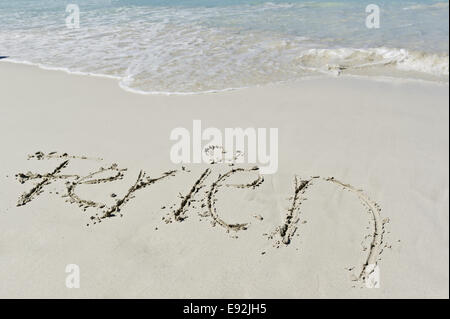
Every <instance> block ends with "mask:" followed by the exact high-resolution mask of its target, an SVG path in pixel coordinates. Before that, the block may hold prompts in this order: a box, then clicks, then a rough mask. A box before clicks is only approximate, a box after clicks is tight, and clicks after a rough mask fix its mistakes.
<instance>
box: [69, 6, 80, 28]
mask: <svg viewBox="0 0 450 319" xmlns="http://www.w3.org/2000/svg"><path fill="white" fill-rule="evenodd" d="M66 13H68V14H69V15H68V16H67V17H66V27H67V28H68V29H79V28H80V7H79V6H78V5H77V4H68V5H67V7H66Z"/></svg>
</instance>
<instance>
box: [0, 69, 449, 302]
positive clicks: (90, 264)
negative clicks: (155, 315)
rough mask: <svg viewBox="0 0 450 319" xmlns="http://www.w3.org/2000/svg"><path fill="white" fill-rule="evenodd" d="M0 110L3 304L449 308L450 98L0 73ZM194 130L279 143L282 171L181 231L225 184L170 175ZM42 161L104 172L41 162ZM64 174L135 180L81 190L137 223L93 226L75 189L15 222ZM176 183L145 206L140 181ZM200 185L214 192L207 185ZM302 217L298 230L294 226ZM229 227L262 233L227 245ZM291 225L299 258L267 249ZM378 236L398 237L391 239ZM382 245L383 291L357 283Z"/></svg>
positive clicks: (323, 87) (44, 200)
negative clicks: (380, 302)
mask: <svg viewBox="0 0 450 319" xmlns="http://www.w3.org/2000/svg"><path fill="white" fill-rule="evenodd" d="M2 62H3V61H2ZM5 62H7V61H5ZM0 96H1V97H2V103H1V106H0V114H1V117H0V135H1V136H3V137H4V143H2V144H3V146H2V147H3V150H2V151H3V152H2V154H3V156H2V165H0V242H2V243H5V244H4V245H2V251H3V252H2V254H1V256H0V261H1V263H2V265H3V267H2V271H0V281H1V282H2V283H3V284H2V286H1V287H0V296H2V297H8V298H11V297H19V298H23V297H31V298H33V297H41V298H51V297H55V296H57V297H59V298H73V297H75V298H83V297H93V298H101V297H106V298H118V297H128V298H130V297H136V298H142V297H146V298H147V297H149V298H227V297H233V298H249V297H250V298H324V297H326V298H333V297H334V298H398V297H400V298H433V297H435V298H448V295H449V286H448V266H449V254H448V244H449V243H448V234H449V231H448V207H449V195H448V192H449V181H448V163H449V157H448V150H449V149H448V142H449V140H448V131H449V127H448V115H449V110H448V100H449V95H448V84H442V85H441V84H438V85H435V83H418V82H415V81H414V82H408V83H404V82H402V83H398V82H394V83H388V82H384V81H376V80H373V79H360V78H358V79H352V78H348V77H339V78H325V79H324V78H318V79H309V80H304V81H303V80H302V81H299V82H298V83H287V84H277V85H267V86H264V87H254V88H246V89H243V90H233V91H228V92H221V93H214V94H194V95H184V96H180V95H169V96H166V95H140V94H133V93H130V92H126V91H124V90H123V89H121V88H120V87H119V86H118V85H117V82H116V81H113V80H112V79H104V78H100V77H86V76H84V75H83V76H82V75H79V76H76V75H75V74H66V73H63V72H55V71H49V70H42V69H39V68H37V67H32V66H28V65H21V64H12V63H0ZM196 119H201V120H202V122H203V123H204V125H205V127H208V126H212V127H217V128H219V129H224V128H228V127H242V128H247V127H277V128H279V130H280V133H279V134H280V135H279V167H278V171H277V173H275V174H273V175H267V176H264V178H265V180H264V181H263V182H261V184H260V185H258V187H256V188H255V189H238V190H237V189H234V188H228V187H223V188H220V189H219V193H218V195H217V197H216V199H217V203H216V202H214V201H212V200H211V201H209V203H210V204H211V203H213V202H214V203H215V205H216V206H215V207H216V208H217V212H218V213H217V214H218V216H215V215H214V211H213V213H212V214H211V215H209V216H207V215H205V216H203V215H202V214H203V213H204V211H203V210H200V209H199V207H200V206H199V207H197V206H196V205H197V204H195V203H193V204H192V205H193V206H195V207H196V208H192V207H190V208H189V209H187V210H186V211H183V214H181V215H182V216H184V215H186V216H187V219H186V220H183V221H177V220H175V219H174V216H172V211H171V209H172V208H171V207H173V209H174V210H176V209H177V208H178V207H180V205H183V204H182V203H183V200H182V199H180V198H179V196H178V195H179V194H183V196H186V198H188V197H189V196H191V197H193V198H195V199H197V200H198V201H199V203H200V200H203V201H204V202H203V203H204V204H206V205H208V198H209V197H208V195H207V194H208V193H207V191H208V190H209V189H210V188H212V187H213V186H212V185H214V181H216V180H217V178H220V176H221V175H219V174H223V172H224V170H225V171H226V169H229V168H227V167H216V166H214V167H213V168H212V169H211V172H210V173H209V175H208V174H206V175H202V172H204V171H205V169H208V168H211V167H210V166H208V165H203V164H198V165H193V164H190V165H186V169H187V170H188V171H189V172H188V171H185V170H182V169H181V165H175V164H172V163H171V161H170V157H169V153H170V147H171V146H172V142H171V141H170V139H169V135H170V132H171V130H172V129H174V128H177V127H185V128H188V129H189V128H191V126H192V123H193V120H196ZM38 151H42V152H44V153H45V154H48V153H49V152H53V151H57V152H58V153H57V154H63V153H67V154H69V155H76V156H78V157H84V156H85V157H89V158H90V157H93V158H96V160H89V161H87V160H85V159H81V158H68V157H67V156H66V157H64V156H63V157H62V158H61V157H56V158H49V159H45V158H44V159H39V160H38V159H36V158H30V159H28V158H27V155H28V154H35V153H36V152H38ZM39 157H40V155H39ZM97 157H101V158H102V159H103V160H102V161H100V159H97ZM61 159H64V160H68V161H69V163H68V166H67V168H64V169H65V170H64V172H63V173H62V174H68V175H73V176H75V175H76V176H87V175H88V174H89V173H91V172H93V171H95V170H97V169H98V168H99V167H100V166H101V167H109V165H112V164H113V163H117V165H118V168H117V169H125V168H126V169H127V171H124V172H122V173H123V175H124V176H123V180H114V181H113V182H112V183H106V184H98V185H80V186H79V188H78V189H77V194H78V195H79V196H80V198H86V199H92V200H93V201H95V202H97V201H99V202H103V201H105V202H106V203H107V204H108V205H114V202H115V200H116V198H119V199H121V198H125V197H126V196H128V197H127V202H126V203H125V205H124V207H121V213H122V214H123V217H119V216H117V217H114V218H106V219H103V220H102V221H101V223H97V224H95V225H94V224H93V223H91V219H90V217H91V216H92V215H94V216H95V213H97V210H96V209H97V208H96V207H89V208H88V209H87V210H86V212H85V211H84V210H83V208H80V207H79V206H78V205H77V203H70V202H66V200H67V199H68V198H67V197H63V195H65V194H66V191H67V185H66V184H65V182H66V181H65V180H60V181H52V183H50V184H49V185H45V187H44V188H43V193H40V194H37V195H36V196H35V197H34V198H33V199H32V200H31V201H29V202H27V203H26V205H22V206H20V207H16V205H17V203H18V199H19V198H20V195H21V194H23V193H24V192H26V191H29V190H30V189H31V187H32V185H34V180H28V181H25V182H24V184H21V183H20V182H19V181H18V179H17V178H16V177H15V174H18V173H21V172H22V173H24V174H26V172H28V171H30V172H32V173H36V172H40V173H45V172H50V171H51V170H53V169H54V168H55V167H56V165H58V164H61ZM114 169H116V168H114ZM114 169H113V170H114ZM170 170H177V175H176V176H173V177H169V178H168V179H167V180H165V179H164V180H163V181H161V182H157V183H155V184H154V185H153V184H151V185H150V184H149V185H146V186H145V187H144V188H145V189H142V190H139V191H137V190H133V188H132V186H133V184H134V183H135V182H136V179H138V180H139V176H141V175H140V172H141V171H143V172H145V173H146V174H148V176H150V177H152V178H156V177H159V176H163V175H162V174H163V173H164V172H167V171H170ZM252 174H253V173H252ZM318 175H320V176H321V178H322V179H320V180H319V179H317V181H316V180H315V179H314V178H312V177H314V176H318ZM101 176H102V177H103V178H105V177H107V176H109V175H107V176H103V175H101ZM202 176H203V177H202ZM295 176H298V177H299V178H301V179H302V180H309V179H311V178H312V180H313V183H312V185H311V188H310V189H307V190H306V192H305V194H304V195H302V196H300V197H298V201H297V199H295V198H297V197H295V196H294V195H295V194H297V189H298V191H299V192H300V191H302V190H304V189H303V188H300V186H301V184H299V185H297V187H294V186H295V181H293V178H294V177H295ZM330 177H335V178H336V180H335V182H333V183H334V184H339V185H340V186H341V187H336V185H333V183H329V181H328V182H327V181H326V179H327V178H330ZM254 178H255V176H254V175H248V176H247V175H244V176H231V177H230V183H233V184H240V183H248V182H251V181H253V180H254ZM198 180H200V182H199V185H204V186H205V187H204V188H202V189H198V187H197V188H196V187H193V185H196V184H195V183H196V181H198ZM67 181H71V180H67ZM359 189H362V190H363V191H364V192H363V193H360V192H359ZM130 190H132V191H131V192H130ZM203 192H205V193H203ZM111 194H114V195H116V196H114V197H113V196H111ZM127 194H128V195H127ZM293 194H294V195H293ZM361 194H363V195H361ZM69 195H70V193H69ZM131 195H133V196H134V195H136V198H131V197H132V196H131ZM124 196H125V197H124ZM291 196H294V200H293V201H290V200H289V198H290V197H291ZM303 196H304V197H307V200H305V201H303ZM189 198H190V197H189ZM300 198H302V199H301V200H300ZM361 198H362V200H363V202H366V204H367V205H368V207H369V210H367V209H366V208H365V207H364V206H361V203H360V202H359V200H360V199H361ZM210 204H209V205H210ZM378 205H379V207H380V208H381V209H382V210H381V212H380V214H381V216H380V217H379V216H378V215H377V214H376V211H377V209H378ZM162 207H165V208H162ZM292 207H294V208H295V210H293V211H295V214H296V215H293V216H294V220H295V219H296V218H298V219H299V221H298V222H297V223H296V224H295V225H294V226H295V227H294V226H292V224H291V223H284V221H285V216H286V213H287V212H288V211H289V208H292ZM297 209H298V210H297ZM197 210H198V211H197ZM370 211H372V212H375V214H374V215H373V217H371V216H372V215H371V214H366V212H370ZM177 216H178V215H177ZM255 216H257V217H255ZM260 217H262V219H261V218H260ZM164 218H166V220H169V221H170V222H167V223H166V222H165V221H164ZM219 218H220V219H221V220H223V221H225V222H227V223H229V224H231V223H249V225H250V226H249V227H248V229H246V230H239V231H238V232H234V231H233V230H232V231H231V232H230V233H227V231H226V229H225V228H226V227H225V228H224V227H222V226H221V224H220V222H218V219H219ZM289 220H290V219H289ZM211 221H212V222H216V224H217V225H216V227H212V225H211ZM303 222H304V223H303ZM88 223H90V226H86V224H88ZM374 223H375V225H374ZM381 224H382V225H381ZM277 225H278V226H280V225H281V227H283V226H282V225H286V231H285V234H286V236H289V237H288V239H289V241H291V242H290V243H289V245H285V243H283V240H281V243H280V244H279V245H278V247H277V243H276V240H277V237H276V236H277V234H278V233H280V232H279V231H278V233H277V232H276V231H275V233H274V234H275V235H274V238H270V236H271V234H272V233H273V232H274V230H276V227H277ZM373 227H375V229H378V230H380V229H381V228H380V227H385V228H383V234H384V235H383V236H385V237H384V238H383V239H382V240H381V239H380V238H379V236H374V235H373V234H372V233H371V231H372V228H373ZM384 230H385V232H384ZM282 233H283V232H282ZM263 234H269V236H263ZM297 235H299V236H297ZM233 236H237V237H238V238H234V237H233ZM372 237H373V238H372ZM282 239H285V238H282ZM372 239H373V240H374V241H375V242H377V245H379V248H380V249H379V251H378V252H377V254H378V256H377V258H381V259H379V260H378V261H377V263H378V264H379V266H380V271H381V286H380V288H378V289H367V288H365V286H364V283H361V282H360V281H354V280H353V279H354V278H353V277H352V276H359V271H360V270H361V266H362V265H363V264H364V263H365V261H366V259H367V258H372V259H373V258H374V257H373V254H372V253H371V252H370V254H368V252H369V251H367V247H370V243H371V240H372ZM380 240H381V242H382V243H383V245H381V244H379V242H380ZM286 241H287V240H286ZM385 244H386V246H385ZM364 248H366V250H364ZM262 252H264V254H262ZM368 256H369V257H368ZM72 263H75V264H78V265H80V269H81V278H82V279H81V288H80V289H67V288H66V287H65V285H64V280H65V272H64V269H65V266H66V265H67V264H72ZM353 268H354V269H353ZM349 269H351V270H349ZM25 286H26V287H27V290H24V289H23V287H25Z"/></svg>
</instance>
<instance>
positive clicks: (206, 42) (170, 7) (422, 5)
mask: <svg viewBox="0 0 450 319" xmlns="http://www.w3.org/2000/svg"><path fill="white" fill-rule="evenodd" d="M68 4H75V5H77V7H78V8H79V11H80V12H79V28H71V27H69V26H68V25H67V23H66V18H67V17H68V15H69V14H70V12H66V8H67V5H68ZM369 4H375V5H377V6H378V7H379V8H380V14H379V18H380V20H379V21H380V23H379V28H369V27H368V26H367V25H366V18H367V16H368V15H369V14H370V13H368V12H366V7H367V6H368V5H369ZM448 23H449V4H448V1H442V0H438V1H433V0H408V1H406V0H396V1H386V0H383V1H381V0H368V1H362V0H338V1H330V0H328V1H326V0H312V1H307V0H291V1H283V0H272V1H270V2H268V1H263V0H172V1H169V0H70V1H62V0H14V1H6V0H0V56H8V59H6V60H10V61H12V62H20V63H30V64H36V65H39V66H41V67H44V68H55V69H61V70H66V71H68V72H74V73H83V74H95V75H101V76H109V77H114V78H116V79H117V80H118V81H119V83H120V86H121V87H123V88H124V89H127V90H131V91H134V92H140V93H181V94H189V93H200V92H211V91H221V90H227V89H233V88H243V87H251V86H257V85H264V84H268V83H277V82H289V81H295V80H298V79H302V78H305V77H310V76H317V75H320V76H345V75H364V76H375V77H378V76H382V77H391V78H418V79H424V80H429V81H438V82H445V83H448V77H449V70H448V69H449V67H448V65H449V57H448V52H449V49H448V47H449V33H448V28H449V26H448Z"/></svg>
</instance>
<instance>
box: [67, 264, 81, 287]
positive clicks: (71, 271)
mask: <svg viewBox="0 0 450 319" xmlns="http://www.w3.org/2000/svg"><path fill="white" fill-rule="evenodd" d="M66 273H67V274H68V275H67V276H66V287H67V288H70V289H71V288H80V266H78V265H76V264H68V265H67V266H66Z"/></svg>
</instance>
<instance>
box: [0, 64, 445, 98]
mask: <svg viewBox="0 0 450 319" xmlns="http://www.w3.org/2000/svg"><path fill="white" fill-rule="evenodd" d="M1 62H7V63H12V64H18V65H25V66H31V67H36V68H38V69H41V70H44V71H57V72H63V73H66V74H68V75H81V76H88V77H95V78H103V79H112V80H116V81H117V85H118V86H119V87H120V88H121V89H122V90H124V91H126V92H130V93H133V94H139V95H161V96H171V95H175V96H188V95H202V94H217V93H225V92H230V91H236V90H246V89H254V88H264V87H273V86H275V87H276V86H283V85H295V84H298V83H299V82H303V81H310V80H317V79H319V80H320V79H325V80H327V79H338V78H344V79H362V80H371V81H380V82H387V83H400V84H401V83H423V84H431V85H441V86H448V85H449V80H448V76H447V81H440V80H429V79H424V78H415V77H396V76H388V75H363V74H340V75H332V74H325V73H323V74H320V75H305V76H302V77H299V78H297V79H290V80H283V81H278V82H271V83H263V84H257V85H252V86H244V87H236V88H233V87H231V88H224V89H217V90H209V91H198V92H164V91H161V92H159V91H142V90H140V89H134V88H130V87H127V86H125V85H123V84H122V83H121V80H123V77H120V76H114V75H106V74H97V73H86V72H81V71H70V70H69V69H68V68H65V67H52V66H47V65H43V64H40V63H33V62H28V61H18V60H14V59H11V58H10V57H5V58H4V59H2V61H1Z"/></svg>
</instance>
